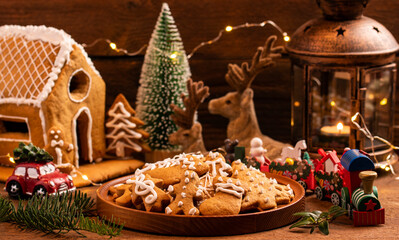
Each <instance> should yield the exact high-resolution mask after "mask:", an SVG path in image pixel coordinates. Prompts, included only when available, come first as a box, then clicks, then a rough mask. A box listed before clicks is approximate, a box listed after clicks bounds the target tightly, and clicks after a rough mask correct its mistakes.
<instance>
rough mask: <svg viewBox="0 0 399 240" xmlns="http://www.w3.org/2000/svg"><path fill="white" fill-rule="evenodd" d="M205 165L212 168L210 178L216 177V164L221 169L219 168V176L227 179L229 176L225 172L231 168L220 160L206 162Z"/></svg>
mask: <svg viewBox="0 0 399 240" xmlns="http://www.w3.org/2000/svg"><path fill="white" fill-rule="evenodd" d="M205 163H206V164H208V165H209V166H212V177H216V175H217V172H216V164H220V165H221V166H222V167H221V168H219V175H221V176H223V177H227V176H228V175H229V174H228V173H227V172H225V171H226V170H229V169H231V166H230V165H229V164H227V163H226V162H225V161H224V160H223V159H222V158H218V159H216V160H214V161H206V162H205Z"/></svg>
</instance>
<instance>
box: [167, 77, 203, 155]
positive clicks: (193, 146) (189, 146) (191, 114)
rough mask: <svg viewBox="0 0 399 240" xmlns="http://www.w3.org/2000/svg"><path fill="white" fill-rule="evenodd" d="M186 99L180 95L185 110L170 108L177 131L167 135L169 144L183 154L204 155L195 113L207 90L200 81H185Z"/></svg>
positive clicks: (200, 131)
mask: <svg viewBox="0 0 399 240" xmlns="http://www.w3.org/2000/svg"><path fill="white" fill-rule="evenodd" d="M187 90H188V97H186V96H185V95H184V94H182V95H181V98H182V99H183V104H184V107H185V109H184V110H183V109H181V108H179V107H177V106H176V105H174V104H171V105H170V107H171V109H172V111H173V112H174V114H172V116H171V117H172V119H173V121H174V122H175V123H176V125H177V126H179V127H180V128H179V130H177V131H176V132H174V133H172V134H171V135H169V142H170V143H171V144H174V145H181V146H182V148H183V149H182V150H183V151H184V152H187V153H189V152H198V151H200V152H202V153H203V154H205V153H206V149H205V145H204V141H203V139H202V126H201V123H199V122H195V118H196V111H197V109H198V107H199V105H200V104H201V103H202V102H203V101H204V99H205V98H206V97H208V96H209V88H208V87H206V86H204V83H203V82H202V81H199V82H193V81H192V79H189V80H188V81H187Z"/></svg>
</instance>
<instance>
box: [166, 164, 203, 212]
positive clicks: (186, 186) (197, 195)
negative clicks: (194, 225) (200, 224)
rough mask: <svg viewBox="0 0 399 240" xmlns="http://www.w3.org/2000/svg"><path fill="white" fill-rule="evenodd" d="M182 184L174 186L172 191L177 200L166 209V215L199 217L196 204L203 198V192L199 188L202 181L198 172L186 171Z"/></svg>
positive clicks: (182, 177)
mask: <svg viewBox="0 0 399 240" xmlns="http://www.w3.org/2000/svg"><path fill="white" fill-rule="evenodd" d="M181 180H182V181H180V183H178V184H176V185H173V189H170V192H171V193H174V195H175V198H174V200H173V201H172V203H171V204H170V205H169V206H167V207H166V208H165V213H166V214H184V215H199V213H200V212H199V210H198V208H197V207H195V205H194V203H195V201H196V200H197V201H198V200H201V199H202V198H203V192H202V190H201V189H199V188H198V185H199V182H200V179H199V177H198V175H197V173H196V172H194V171H190V170H186V171H185V172H184V174H183V175H182V176H181Z"/></svg>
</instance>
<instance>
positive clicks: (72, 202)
mask: <svg viewBox="0 0 399 240" xmlns="http://www.w3.org/2000/svg"><path fill="white" fill-rule="evenodd" d="M93 206H94V200H93V199H92V198H90V197H89V196H87V194H86V193H82V192H80V191H75V192H73V193H66V194H61V195H59V194H57V195H52V196H48V195H46V196H44V197H42V196H37V195H35V196H33V197H32V198H31V199H29V200H28V202H27V203H26V204H25V203H24V201H23V200H19V202H18V207H17V208H14V206H13V205H12V203H11V202H10V201H9V200H7V199H5V198H1V197H0V207H1V209H0V221H8V222H12V223H15V224H17V225H18V226H19V227H21V228H22V229H34V230H39V231H42V232H44V233H55V234H60V233H67V232H69V231H75V232H77V233H78V234H80V235H82V236H84V235H83V234H82V233H80V232H79V231H80V230H86V231H90V232H94V233H97V234H99V235H108V236H110V237H113V236H117V235H119V234H120V232H121V231H122V228H123V225H120V224H119V222H118V223H116V221H115V220H114V219H111V220H110V221H108V223H106V222H105V221H104V220H100V219H99V218H98V217H97V218H96V219H91V218H89V217H88V216H86V215H87V214H88V213H90V211H91V210H92V208H93Z"/></svg>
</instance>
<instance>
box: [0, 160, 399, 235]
mask: <svg viewBox="0 0 399 240" xmlns="http://www.w3.org/2000/svg"><path fill="white" fill-rule="evenodd" d="M394 167H395V170H396V172H398V173H399V163H398V164H396V165H395V166H394ZM398 176H399V174H398V175H396V176H393V175H392V174H380V176H379V178H378V179H377V180H376V182H375V185H376V186H377V187H378V192H379V198H380V201H381V204H382V206H383V207H384V208H385V211H386V212H385V214H386V215H385V222H386V224H385V225H380V226H371V227H356V228H355V227H353V225H352V222H351V220H349V219H348V218H347V217H346V216H344V217H340V218H339V219H337V220H335V221H334V222H333V223H332V224H331V225H330V235H328V236H324V235H322V234H321V233H319V231H318V230H316V231H315V232H314V233H313V234H312V235H310V234H309V229H298V228H297V229H291V230H290V229H289V226H285V227H281V228H278V229H274V230H271V231H265V232H259V233H253V234H245V235H238V236H222V237H208V238H206V239H245V240H255V239H305V238H309V237H311V238H312V240H313V239H349V238H351V239H399V180H397V179H396V177H398ZM3 188H4V184H0V189H1V190H0V194H1V195H4V194H6V192H5V191H4V189H3ZM97 188H98V187H95V186H92V187H85V188H81V190H82V191H84V192H87V193H88V194H89V195H90V196H92V197H93V198H96V193H95V190H96V189H97ZM330 206H331V203H330V202H327V201H319V200H317V199H316V197H315V195H314V194H313V195H308V196H307V197H306V210H322V211H326V210H327V209H328V208H329V207H330ZM0 233H1V234H0V239H13V240H16V239H76V238H79V237H80V236H79V235H78V234H76V233H73V232H71V233H68V234H65V235H53V234H50V235H44V234H43V233H41V232H38V231H22V230H20V229H19V228H18V227H17V226H15V225H13V224H9V223H0ZM83 233H84V234H85V235H86V236H87V238H86V239H106V238H107V237H101V236H98V235H96V234H93V233H88V232H83ZM115 239H152V240H154V239H205V238H199V237H196V238H194V237H176V236H163V235H155V234H149V233H144V232H137V231H132V230H129V229H124V230H123V231H122V235H121V236H119V237H116V238H115Z"/></svg>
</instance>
